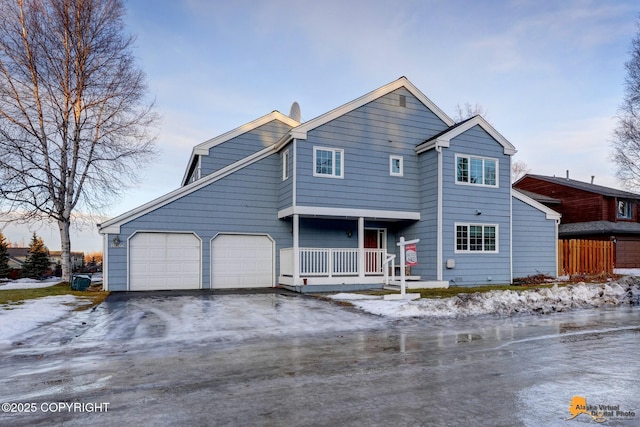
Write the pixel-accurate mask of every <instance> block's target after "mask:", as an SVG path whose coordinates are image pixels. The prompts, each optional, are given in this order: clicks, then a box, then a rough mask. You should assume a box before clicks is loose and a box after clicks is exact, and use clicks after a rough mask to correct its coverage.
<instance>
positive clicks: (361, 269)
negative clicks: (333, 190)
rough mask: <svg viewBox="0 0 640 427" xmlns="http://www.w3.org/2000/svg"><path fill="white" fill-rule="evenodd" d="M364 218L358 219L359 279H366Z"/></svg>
mask: <svg viewBox="0 0 640 427" xmlns="http://www.w3.org/2000/svg"><path fill="white" fill-rule="evenodd" d="M364 272H365V259H364V217H359V218H358V277H364Z"/></svg>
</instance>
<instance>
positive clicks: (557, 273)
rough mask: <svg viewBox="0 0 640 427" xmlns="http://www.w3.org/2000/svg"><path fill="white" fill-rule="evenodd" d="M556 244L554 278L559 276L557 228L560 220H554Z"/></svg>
mask: <svg viewBox="0 0 640 427" xmlns="http://www.w3.org/2000/svg"><path fill="white" fill-rule="evenodd" d="M555 222H556V240H555V242H556V244H555V249H556V277H558V276H560V265H559V264H558V242H559V240H558V239H559V237H560V236H559V233H558V226H559V225H560V220H559V219H556V221H555ZM563 273H564V271H563Z"/></svg>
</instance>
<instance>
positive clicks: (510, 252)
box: [498, 158, 557, 283]
mask: <svg viewBox="0 0 640 427" xmlns="http://www.w3.org/2000/svg"><path fill="white" fill-rule="evenodd" d="M509 159H511V158H509ZM509 166H511V161H509ZM509 170H511V167H509ZM498 238H500V236H499V235H498ZM556 246H557V245H556ZM509 283H513V185H511V180H509Z"/></svg>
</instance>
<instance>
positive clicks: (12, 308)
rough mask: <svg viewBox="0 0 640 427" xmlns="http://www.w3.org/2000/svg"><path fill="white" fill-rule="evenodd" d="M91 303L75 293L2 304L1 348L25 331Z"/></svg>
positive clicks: (0, 319) (0, 310) (0, 311)
mask: <svg viewBox="0 0 640 427" xmlns="http://www.w3.org/2000/svg"><path fill="white" fill-rule="evenodd" d="M90 303H91V301H89V300H86V299H83V298H79V297H75V296H73V295H57V296H50V297H43V298H36V299H30V300H25V301H23V302H22V303H20V304H0V348H1V347H3V346H7V345H11V343H12V342H13V341H15V340H16V337H18V336H19V335H21V334H23V333H25V332H27V331H30V330H32V329H35V328H36V327H38V326H40V325H43V324H45V323H50V322H54V321H56V320H58V319H61V318H63V317H65V316H66V315H68V313H69V312H71V311H73V310H74V309H75V308H76V307H78V306H80V305H84V304H90ZM12 338H13V339H12Z"/></svg>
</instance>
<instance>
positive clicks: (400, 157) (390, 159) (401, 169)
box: [389, 155, 404, 176]
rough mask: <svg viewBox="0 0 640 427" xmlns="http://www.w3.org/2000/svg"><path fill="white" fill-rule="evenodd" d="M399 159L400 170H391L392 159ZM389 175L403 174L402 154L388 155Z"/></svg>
mask: <svg viewBox="0 0 640 427" xmlns="http://www.w3.org/2000/svg"><path fill="white" fill-rule="evenodd" d="M394 160H400V172H394V171H393V161H394ZM389 175H391V176H403V175H404V158H403V157H402V156H395V155H390V156H389Z"/></svg>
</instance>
